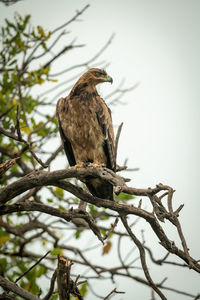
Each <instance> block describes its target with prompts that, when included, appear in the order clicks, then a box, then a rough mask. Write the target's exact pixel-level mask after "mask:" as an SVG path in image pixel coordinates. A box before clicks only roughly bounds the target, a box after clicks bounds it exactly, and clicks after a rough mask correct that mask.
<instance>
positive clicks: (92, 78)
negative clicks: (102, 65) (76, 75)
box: [82, 68, 113, 85]
mask: <svg viewBox="0 0 200 300" xmlns="http://www.w3.org/2000/svg"><path fill="white" fill-rule="evenodd" d="M82 77H83V79H84V80H86V81H87V82H90V84H92V85H97V84H99V83H103V82H110V83H113V79H112V77H110V76H109V75H108V74H107V73H106V71H104V70H101V69H98V68H92V69H90V70H88V71H87V72H86V73H84V74H83V76H82Z"/></svg>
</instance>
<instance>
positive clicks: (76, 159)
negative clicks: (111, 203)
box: [57, 68, 116, 200]
mask: <svg viewBox="0 0 200 300" xmlns="http://www.w3.org/2000/svg"><path fill="white" fill-rule="evenodd" d="M96 74H98V76H97V75H96ZM99 74H100V75H99ZM101 74H102V75H101ZM108 78H110V77H108V75H107V74H106V72H105V71H102V70H99V69H94V68H93V69H90V70H89V71H87V72H86V73H84V74H83V75H82V76H81V77H80V79H79V80H78V81H77V83H76V84H75V85H74V87H73V88H72V90H71V92H70V94H69V96H67V97H66V98H61V99H60V100H59V101H58V103H57V118H58V123H59V130H60V135H61V139H62V141H63V145H64V149H65V152H66V155H67V158H68V161H69V164H70V166H73V165H75V164H82V163H89V162H91V163H95V164H100V165H103V166H106V167H107V168H110V169H112V170H115V167H116V162H115V139H114V131H113V125H112V117H111V113H110V110H109V108H108V107H107V105H106V103H105V101H104V100H103V99H102V98H101V97H100V96H99V95H98V93H97V90H96V85H97V84H98V83H101V82H105V81H108ZM86 185H87V186H88V188H89V190H90V192H91V193H92V194H93V195H94V196H97V197H100V198H107V199H111V200H112V199H113V187H112V185H111V184H110V183H108V182H105V181H102V180H100V179H98V180H97V179H94V178H88V179H86Z"/></svg>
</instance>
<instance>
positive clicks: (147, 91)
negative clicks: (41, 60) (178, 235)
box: [0, 0, 200, 300]
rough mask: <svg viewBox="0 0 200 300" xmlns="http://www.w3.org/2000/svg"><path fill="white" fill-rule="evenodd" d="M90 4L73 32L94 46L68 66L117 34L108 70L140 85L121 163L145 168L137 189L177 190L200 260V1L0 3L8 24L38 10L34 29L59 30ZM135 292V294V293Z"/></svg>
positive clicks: (126, 111) (128, 110)
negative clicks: (161, 186) (165, 187)
mask: <svg viewBox="0 0 200 300" xmlns="http://www.w3.org/2000/svg"><path fill="white" fill-rule="evenodd" d="M88 3H90V4H91V7H90V8H89V9H88V10H87V11H86V12H85V13H84V15H82V16H81V19H82V20H83V22H81V23H80V22H77V23H73V24H72V25H71V26H70V28H69V29H70V31H71V32H72V34H71V35H70V37H69V39H71V40H72V39H73V37H77V38H78V39H77V42H78V43H80V44H82V43H84V44H87V47H86V49H85V50H84V49H80V50H74V52H73V60H74V61H71V60H69V59H68V56H67V55H66V57H65V58H64V59H65V60H64V61H65V63H66V67H67V66H68V65H73V63H76V62H78V63H79V62H82V61H83V60H86V59H89V58H90V57H91V56H92V55H94V54H95V53H96V52H97V50H98V49H99V47H102V45H103V44H104V43H105V42H106V41H107V40H108V38H109V36H110V35H111V34H112V33H113V32H115V33H116V36H115V39H114V41H113V43H112V44H111V46H110V47H109V48H108V49H107V50H106V52H105V53H104V55H103V59H106V60H107V61H108V62H110V63H111V64H110V66H109V67H108V69H107V71H108V73H109V74H110V75H111V76H112V77H113V80H114V83H113V87H112V88H113V89H114V88H115V87H116V86H117V84H118V83H119V82H120V81H121V79H122V78H125V79H126V86H130V85H132V84H134V83H136V82H140V86H139V87H138V88H137V89H136V90H135V91H133V92H131V93H129V94H127V95H126V96H125V99H126V102H127V104H126V105H125V106H119V107H116V108H115V109H114V111H113V120H114V123H115V124H119V123H120V122H121V121H123V122H124V127H123V131H122V135H121V140H120V147H119V162H121V163H122V162H123V160H124V159H125V158H126V157H128V158H129V161H128V165H129V167H139V168H140V171H139V172H137V173H134V174H133V175H130V174H128V176H132V178H133V180H132V185H133V186H135V187H149V186H154V185H155V184H157V183H159V182H162V183H164V184H168V185H171V186H172V187H173V188H174V189H176V193H175V196H174V201H175V202H174V205H175V206H176V207H178V205H179V204H181V203H184V204H185V207H184V209H183V211H182V212H181V217H180V219H181V221H182V224H183V229H184V232H185V235H186V239H187V241H188V244H189V247H190V249H191V253H192V254H193V255H194V257H196V258H197V259H198V258H199V257H198V255H199V252H200V243H199V240H198V239H199V226H198V225H199V222H198V218H199V209H200V199H199V184H200V176H199V172H200V163H199V154H200V142H199V127H200V126H199V125H200V118H199V111H200V105H199V87H200V58H199V57H200V55H199V53H200V1H199V0H190V1H189V0H168V1H164V0H151V1H149V0H142V1H141V0H132V1H131V0H130V1H129V0H126V1H122V0H109V1H108V0H101V1H91V0H90V1H85V0H76V1H72V0H71V1H65V0H57V1H53V0H43V1H41V0H35V1H31V0H24V1H21V2H20V3H18V4H17V5H13V6H10V7H5V6H4V5H2V4H0V23H1V24H2V21H3V19H4V17H8V18H11V17H12V16H13V13H14V12H15V11H17V12H19V13H20V14H28V13H30V14H31V15H32V23H33V24H35V25H38V24H40V25H42V26H43V27H44V28H45V29H47V30H51V29H53V28H54V27H56V26H58V25H60V24H62V23H63V22H65V21H66V20H68V19H70V18H71V17H72V16H73V15H74V12H75V10H76V9H81V8H83V7H84V6H85V5H86V4H88ZM61 48H62V47H61ZM61 68H63V65H62V66H61ZM110 90H111V87H110V85H106V86H102V87H101V88H100V91H101V93H102V95H106V94H108V93H109V92H110ZM191 272H193V271H191ZM182 273H183V272H182ZM186 273H187V272H186ZM190 274H191V273H190ZM187 275H188V274H187ZM182 276H184V275H182ZM192 276H193V275H189V276H188V277H181V278H182V280H187V284H188V289H187V290H188V291H189V290H190V291H191V288H192V287H193V285H194V286H195V283H197V281H195V279H194V278H193V277H192ZM188 278H189V279H190V278H191V282H190V280H188ZM129 286H130V285H129ZM190 287H191V288H190ZM137 288H138V295H140V296H141V295H142V286H140V285H136V284H135V283H134V289H135V290H136V289H137ZM196 288H197V284H196ZM196 288H194V293H195V292H196ZM121 289H122V288H121ZM129 292H130V294H129V295H131V288H130V291H129ZM145 295H147V294H145ZM148 295H149V293H148ZM120 297H121V298H119V299H131V298H123V296H120ZM126 297H127V296H126ZM130 297H131V296H130ZM141 297H142V296H141ZM143 297H144V295H143ZM116 299H117V298H116ZM143 299H144V298H143ZM176 299H177V300H179V299H183V297H182V296H179V297H178V296H176ZM184 299H187V298H184Z"/></svg>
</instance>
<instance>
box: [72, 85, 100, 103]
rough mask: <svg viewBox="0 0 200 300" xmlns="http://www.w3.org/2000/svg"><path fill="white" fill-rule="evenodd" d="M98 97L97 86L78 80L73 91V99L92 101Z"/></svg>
mask: <svg viewBox="0 0 200 300" xmlns="http://www.w3.org/2000/svg"><path fill="white" fill-rule="evenodd" d="M97 95H98V93H97V89H96V85H95V84H92V83H91V82H84V81H83V80H78V81H77V83H76V84H75V85H74V87H73V88H72V90H71V93H70V98H71V99H73V98H74V97H75V96H79V97H81V98H88V99H90V98H91V97H92V96H93V97H94V96H97Z"/></svg>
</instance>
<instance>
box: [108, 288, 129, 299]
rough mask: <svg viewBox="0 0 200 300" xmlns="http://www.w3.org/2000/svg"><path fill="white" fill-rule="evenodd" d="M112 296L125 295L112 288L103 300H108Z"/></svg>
mask: <svg viewBox="0 0 200 300" xmlns="http://www.w3.org/2000/svg"><path fill="white" fill-rule="evenodd" d="M113 294H125V292H122V291H117V289H116V288H114V289H113V290H112V291H111V292H110V293H109V294H108V295H107V296H106V297H105V298H104V300H108V299H109V298H110V296H112V295H113Z"/></svg>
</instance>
